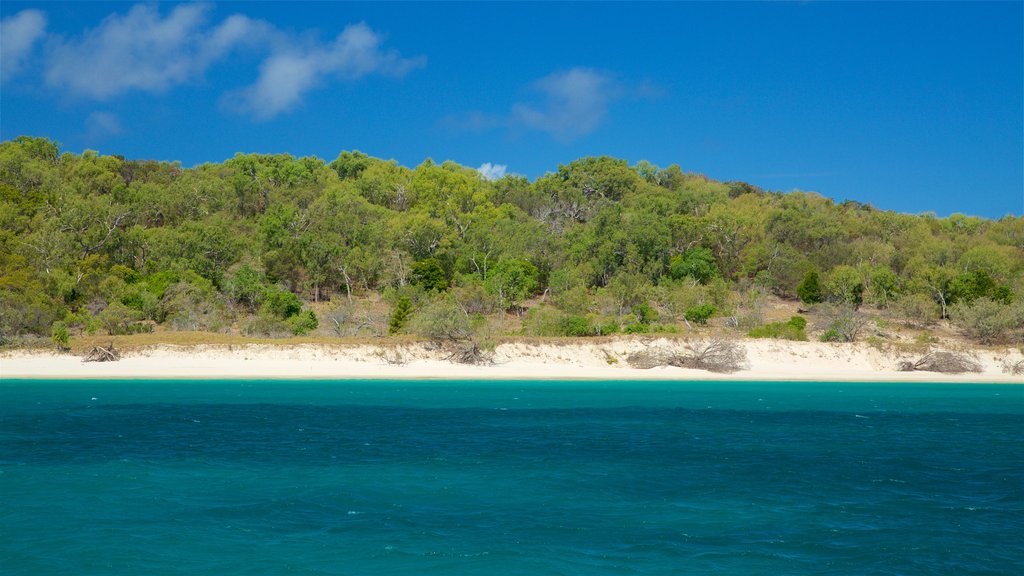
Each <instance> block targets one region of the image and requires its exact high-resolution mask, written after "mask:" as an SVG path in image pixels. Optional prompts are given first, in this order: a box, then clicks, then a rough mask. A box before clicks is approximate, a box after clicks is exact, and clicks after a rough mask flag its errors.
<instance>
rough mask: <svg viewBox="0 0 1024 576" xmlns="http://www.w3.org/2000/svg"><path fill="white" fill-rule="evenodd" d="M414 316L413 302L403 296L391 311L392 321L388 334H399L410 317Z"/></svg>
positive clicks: (389, 324)
mask: <svg viewBox="0 0 1024 576" xmlns="http://www.w3.org/2000/svg"><path fill="white" fill-rule="evenodd" d="M411 314H412V300H411V299H410V298H409V297H408V296H402V297H400V298H399V299H398V303H397V304H395V308H394V310H392V311H391V321H390V322H389V323H388V334H392V335H393V334H397V333H399V332H400V331H401V330H402V328H404V327H405V324H406V322H407V321H408V320H409V316H410V315H411Z"/></svg>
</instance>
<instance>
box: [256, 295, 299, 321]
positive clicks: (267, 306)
mask: <svg viewBox="0 0 1024 576" xmlns="http://www.w3.org/2000/svg"><path fill="white" fill-rule="evenodd" d="M260 310H261V311H264V312H266V313H269V314H271V315H272V316H274V317H275V318H277V319H279V320H287V319H288V318H291V317H292V316H295V315H296V314H298V313H299V312H301V311H302V300H299V297H298V296H296V295H295V294H294V293H292V292H289V291H287V290H272V291H270V292H269V293H267V296H266V299H265V300H264V301H263V305H262V306H261V307H260Z"/></svg>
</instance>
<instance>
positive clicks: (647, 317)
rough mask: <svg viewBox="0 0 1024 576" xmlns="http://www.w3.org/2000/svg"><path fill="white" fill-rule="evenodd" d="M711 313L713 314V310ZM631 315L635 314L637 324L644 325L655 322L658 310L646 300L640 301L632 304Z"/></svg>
mask: <svg viewBox="0 0 1024 576" xmlns="http://www.w3.org/2000/svg"><path fill="white" fill-rule="evenodd" d="M711 313H712V314H714V311H712V312H711ZM633 315H634V316H636V321H637V324H643V325H644V326H647V325H650V324H652V323H654V322H657V321H658V318H659V314H658V311H657V310H655V309H654V308H652V307H651V305H650V304H648V303H647V302H641V303H640V304H637V305H636V306H634V307H633ZM709 316H710V315H709Z"/></svg>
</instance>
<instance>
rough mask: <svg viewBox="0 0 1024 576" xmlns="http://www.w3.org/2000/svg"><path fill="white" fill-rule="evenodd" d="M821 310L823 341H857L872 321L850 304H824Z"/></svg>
mask: <svg viewBox="0 0 1024 576" xmlns="http://www.w3.org/2000/svg"><path fill="white" fill-rule="evenodd" d="M819 311H820V313H821V316H822V318H823V320H824V323H823V326H822V327H823V328H824V332H825V333H824V334H823V335H822V337H821V339H822V342H855V341H856V340H857V336H858V335H859V334H860V332H861V330H863V329H864V327H865V326H867V325H868V324H869V323H870V319H869V318H868V317H867V316H865V315H864V314H862V313H860V312H858V311H857V309H856V308H854V307H853V306H852V305H850V304H836V305H832V304H822V305H821V307H820V308H819ZM826 337H827V338H828V339H826Z"/></svg>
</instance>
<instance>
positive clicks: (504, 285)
mask: <svg viewBox="0 0 1024 576" xmlns="http://www.w3.org/2000/svg"><path fill="white" fill-rule="evenodd" d="M539 275H540V272H539V271H538V270H537V267H536V266H534V265H533V264H532V263H530V262H527V261H526V260H518V259H507V260H502V261H500V262H498V264H497V265H495V266H494V269H493V270H492V272H491V273H490V275H489V276H488V277H487V280H486V281H485V286H486V287H487V291H488V292H490V293H491V294H493V295H494V296H495V297H497V299H498V302H499V303H500V305H501V307H502V308H503V309H505V310H509V309H515V308H518V307H519V306H520V305H521V304H522V302H523V300H525V299H526V298H527V297H528V296H530V295H532V294H533V293H534V291H536V290H537V286H538V284H539V278H538V277H539Z"/></svg>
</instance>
